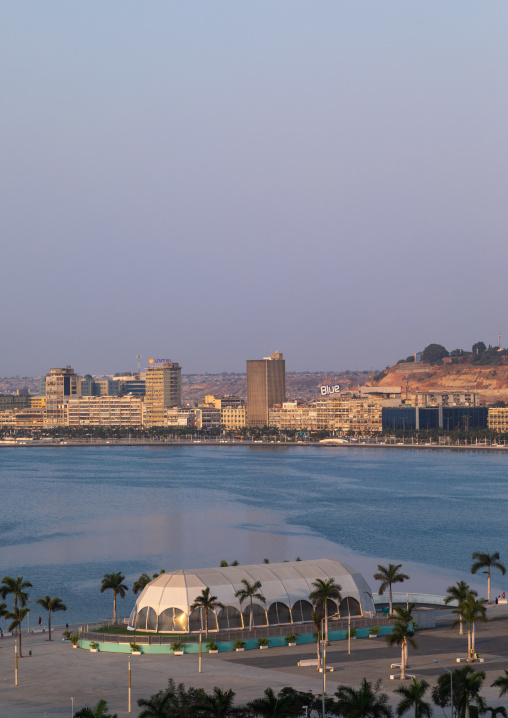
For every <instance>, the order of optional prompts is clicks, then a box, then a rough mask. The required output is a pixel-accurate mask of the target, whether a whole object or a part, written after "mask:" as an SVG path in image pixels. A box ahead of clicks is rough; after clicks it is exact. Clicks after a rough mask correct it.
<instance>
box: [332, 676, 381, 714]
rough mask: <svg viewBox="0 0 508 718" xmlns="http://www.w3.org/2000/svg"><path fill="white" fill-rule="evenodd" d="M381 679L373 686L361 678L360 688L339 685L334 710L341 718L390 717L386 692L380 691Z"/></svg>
mask: <svg viewBox="0 0 508 718" xmlns="http://www.w3.org/2000/svg"><path fill="white" fill-rule="evenodd" d="M380 690H381V680H378V681H376V684H375V686H374V688H372V683H371V682H370V681H368V680H367V679H366V678H362V682H361V685H360V688H358V689H356V688H353V687H352V686H345V685H341V686H339V687H338V688H337V691H336V693H335V695H336V696H337V700H336V701H335V706H334V708H335V710H336V711H337V713H338V715H341V716H343V718H392V715H393V713H392V709H391V708H390V705H389V703H388V696H387V694H386V693H380Z"/></svg>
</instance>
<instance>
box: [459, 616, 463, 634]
mask: <svg viewBox="0 0 508 718" xmlns="http://www.w3.org/2000/svg"><path fill="white" fill-rule="evenodd" d="M459 621H460V628H459V636H463V635H464V626H463V625H462V613H459Z"/></svg>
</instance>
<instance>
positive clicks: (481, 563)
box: [471, 551, 506, 603]
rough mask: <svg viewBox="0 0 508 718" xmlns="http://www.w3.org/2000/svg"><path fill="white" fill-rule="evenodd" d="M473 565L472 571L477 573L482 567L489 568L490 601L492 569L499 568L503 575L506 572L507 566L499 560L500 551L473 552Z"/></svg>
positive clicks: (488, 591)
mask: <svg viewBox="0 0 508 718" xmlns="http://www.w3.org/2000/svg"><path fill="white" fill-rule="evenodd" d="M472 558H473V561H474V563H473V565H472V566H471V573H476V572H477V571H479V570H480V569H482V568H486V569H487V601H488V602H489V603H490V569H491V568H497V569H499V570H500V571H501V573H502V574H503V576H504V575H505V573H506V566H504V565H503V564H502V563H501V561H500V560H499V553H498V552H497V551H496V552H495V553H478V552H476V553H474V554H473V557H472Z"/></svg>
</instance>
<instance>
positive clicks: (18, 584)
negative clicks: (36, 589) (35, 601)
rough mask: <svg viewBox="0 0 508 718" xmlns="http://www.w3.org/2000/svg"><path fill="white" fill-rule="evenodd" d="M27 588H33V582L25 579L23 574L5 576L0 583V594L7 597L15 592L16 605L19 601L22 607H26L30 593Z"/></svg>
mask: <svg viewBox="0 0 508 718" xmlns="http://www.w3.org/2000/svg"><path fill="white" fill-rule="evenodd" d="M27 588H32V584H31V583H30V582H29V581H23V576H16V578H11V577H10V576H4V577H3V579H2V583H1V584H0V596H1V597H2V598H6V597H7V596H8V595H9V594H10V593H13V594H14V607H17V605H18V603H19V605H20V606H21V608H24V607H25V606H26V604H27V603H28V593H27V592H26V590H25V589H27Z"/></svg>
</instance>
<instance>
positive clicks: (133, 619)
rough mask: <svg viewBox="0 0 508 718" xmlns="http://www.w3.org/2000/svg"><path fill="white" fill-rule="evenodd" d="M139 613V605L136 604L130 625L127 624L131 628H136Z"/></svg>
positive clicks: (130, 617) (130, 618)
mask: <svg viewBox="0 0 508 718" xmlns="http://www.w3.org/2000/svg"><path fill="white" fill-rule="evenodd" d="M137 613H138V607H137V604H134V608H133V609H132V611H131V615H130V616H129V623H128V624H127V625H128V626H130V627H131V628H135V627H136V615H137Z"/></svg>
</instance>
